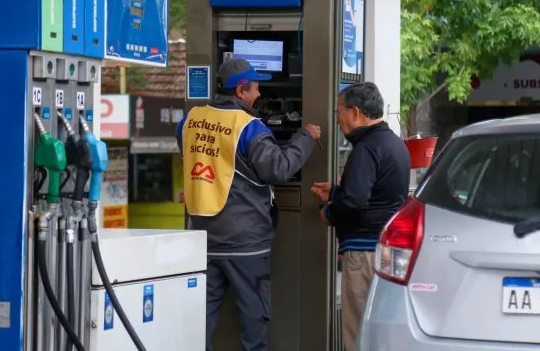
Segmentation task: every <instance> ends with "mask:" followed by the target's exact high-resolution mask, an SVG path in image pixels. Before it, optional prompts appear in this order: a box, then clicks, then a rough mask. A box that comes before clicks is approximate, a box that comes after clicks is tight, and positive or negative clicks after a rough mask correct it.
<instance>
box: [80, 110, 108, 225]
mask: <svg viewBox="0 0 540 351" xmlns="http://www.w3.org/2000/svg"><path fill="white" fill-rule="evenodd" d="M79 120H80V123H81V126H82V129H83V131H84V134H83V136H82V137H83V139H84V140H85V141H86V142H87V143H88V146H89V147H90V153H91V154H92V170H91V177H90V191H89V193H88V229H89V232H90V234H95V233H96V232H97V223H95V222H96V217H95V212H96V209H97V204H98V202H99V197H100V193H101V182H102V179H103V172H105V171H106V170H107V165H108V163H109V158H108V155H107V145H106V144H105V143H104V142H103V141H101V140H98V139H97V138H96V136H95V135H94V134H92V131H91V130H90V128H89V127H88V124H87V123H86V121H85V120H84V118H83V116H79Z"/></svg>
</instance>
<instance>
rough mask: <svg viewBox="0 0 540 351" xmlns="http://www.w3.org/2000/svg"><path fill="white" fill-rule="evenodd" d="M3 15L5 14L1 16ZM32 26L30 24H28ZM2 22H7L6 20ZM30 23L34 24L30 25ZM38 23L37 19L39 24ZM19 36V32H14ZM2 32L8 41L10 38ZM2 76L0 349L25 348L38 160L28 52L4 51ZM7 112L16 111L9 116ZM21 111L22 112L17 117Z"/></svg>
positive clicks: (0, 56)
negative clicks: (31, 135)
mask: <svg viewBox="0 0 540 351" xmlns="http://www.w3.org/2000/svg"><path fill="white" fill-rule="evenodd" d="M12 15H13V16H14V18H19V19H24V15H22V16H19V15H20V14H19V13H13V14H12ZM1 16H2V18H3V15H1ZM28 25H29V26H30V27H32V25H30V23H28ZM0 26H3V24H2V25H0ZM30 27H29V28H30ZM33 27H34V28H35V24H33ZM8 33H10V34H13V36H14V37H17V36H18V35H17V34H16V33H15V31H13V30H11V31H10V32H8ZM19 34H20V35H21V36H18V37H19V38H23V37H24V38H26V39H27V40H28V41H27V42H26V44H27V45H29V44H30V43H31V40H30V36H25V35H24V33H19ZM9 36H10V35H4V36H2V40H4V39H6V40H9V39H8V38H7V37H9ZM0 76H1V77H2V79H4V81H5V82H9V86H7V87H6V88H5V89H3V91H2V94H0V104H1V105H2V106H4V107H5V111H4V112H5V113H4V114H3V115H2V117H1V118H0V128H1V130H3V131H4V135H3V138H4V141H5V142H6V143H7V144H6V145H9V147H1V148H0V162H1V164H2V167H5V168H3V170H2V173H1V179H2V183H3V184H6V185H7V186H5V187H4V189H3V190H2V195H1V197H2V202H1V203H0V223H1V224H2V231H1V234H0V238H1V240H2V245H0V345H1V346H0V349H1V350H6V351H7V350H22V349H23V345H22V343H23V332H24V328H23V327H24V319H25V317H26V316H25V315H24V313H23V309H24V301H25V300H26V299H27V296H25V294H26V292H25V282H24V280H25V272H26V266H25V263H26V247H27V243H26V238H27V237H28V236H29V235H28V233H27V228H28V213H27V212H26V210H25V208H26V205H27V196H28V195H30V194H29V193H28V192H29V191H31V190H30V189H29V188H28V187H27V182H30V181H32V178H33V174H32V173H28V172H27V170H26V169H27V165H28V164H32V163H33V160H32V159H31V158H30V159H29V158H28V155H29V154H30V153H29V148H31V147H32V144H30V145H29V144H28V143H27V142H26V141H27V137H28V135H27V132H28V130H27V125H28V119H29V118H33V116H32V115H30V114H28V111H27V103H26V99H27V98H28V96H31V94H32V92H31V91H30V93H28V92H27V90H28V89H27V81H28V79H29V76H30V72H29V66H28V51H26V50H0ZM7 116H12V117H11V118H10V117H7ZM13 116H16V117H13ZM29 178H30V179H29Z"/></svg>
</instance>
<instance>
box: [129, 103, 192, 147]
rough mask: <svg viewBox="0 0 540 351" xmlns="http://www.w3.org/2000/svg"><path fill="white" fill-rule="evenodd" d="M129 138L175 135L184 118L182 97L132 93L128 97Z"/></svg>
mask: <svg viewBox="0 0 540 351" xmlns="http://www.w3.org/2000/svg"><path fill="white" fill-rule="evenodd" d="M130 99H131V100H130V110H131V111H133V113H132V114H131V116H130V122H131V123H130V136H131V138H166V137H172V138H175V137H176V127H177V126H178V123H179V122H180V121H181V120H182V119H183V118H184V108H185V100H184V99H175V98H162V97H150V96H140V95H132V96H131V97H130Z"/></svg>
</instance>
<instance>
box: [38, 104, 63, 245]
mask: <svg viewBox="0 0 540 351" xmlns="http://www.w3.org/2000/svg"><path fill="white" fill-rule="evenodd" d="M34 120H35V122H36V126H37V129H38V131H39V138H38V140H37V143H36V148H35V155H34V164H35V166H36V167H43V168H45V169H46V170H47V171H48V178H49V186H48V191H47V203H48V205H49V206H48V209H47V211H46V212H45V213H43V214H41V216H40V219H39V223H38V226H39V236H40V238H41V239H42V240H44V239H45V237H46V235H47V230H48V226H49V221H50V220H51V219H52V218H53V217H54V216H55V215H56V212H57V210H58V203H59V202H60V179H61V174H62V172H63V171H64V169H65V168H66V165H67V160H66V150H65V148H64V144H63V143H62V142H61V141H60V140H58V139H55V138H53V137H52V135H51V134H50V133H49V132H47V130H46V129H45V126H44V125H43V122H42V121H41V118H40V117H39V114H37V113H34Z"/></svg>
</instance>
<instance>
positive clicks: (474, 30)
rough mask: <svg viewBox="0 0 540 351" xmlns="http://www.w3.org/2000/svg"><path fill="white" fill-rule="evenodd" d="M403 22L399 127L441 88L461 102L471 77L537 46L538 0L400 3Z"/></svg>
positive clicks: (515, 59)
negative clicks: (400, 123)
mask: <svg viewBox="0 0 540 351" xmlns="http://www.w3.org/2000/svg"><path fill="white" fill-rule="evenodd" d="M401 20H402V23H401V116H402V123H403V122H405V121H406V120H407V119H408V118H409V117H411V116H413V115H414V113H415V111H416V107H418V106H419V105H423V104H426V103H428V102H429V101H430V100H431V98H433V97H434V96H435V95H437V93H439V92H441V91H443V90H446V92H447V93H448V98H449V100H451V101H457V102H460V103H461V102H464V101H465V100H466V99H467V97H468V95H469V93H470V91H471V86H470V80H471V76H473V75H476V76H478V77H479V78H481V79H489V78H491V77H492V75H493V73H494V72H495V70H496V69H497V67H498V66H499V65H500V64H506V65H512V64H515V63H517V62H518V61H519V57H520V55H521V53H522V52H523V51H524V50H525V49H527V48H529V47H531V46H540V1H538V0H534V1H533V0H403V3H402V16H401ZM440 74H442V75H443V77H444V78H443V82H442V83H441V79H440ZM404 116H406V117H405V118H404Z"/></svg>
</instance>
